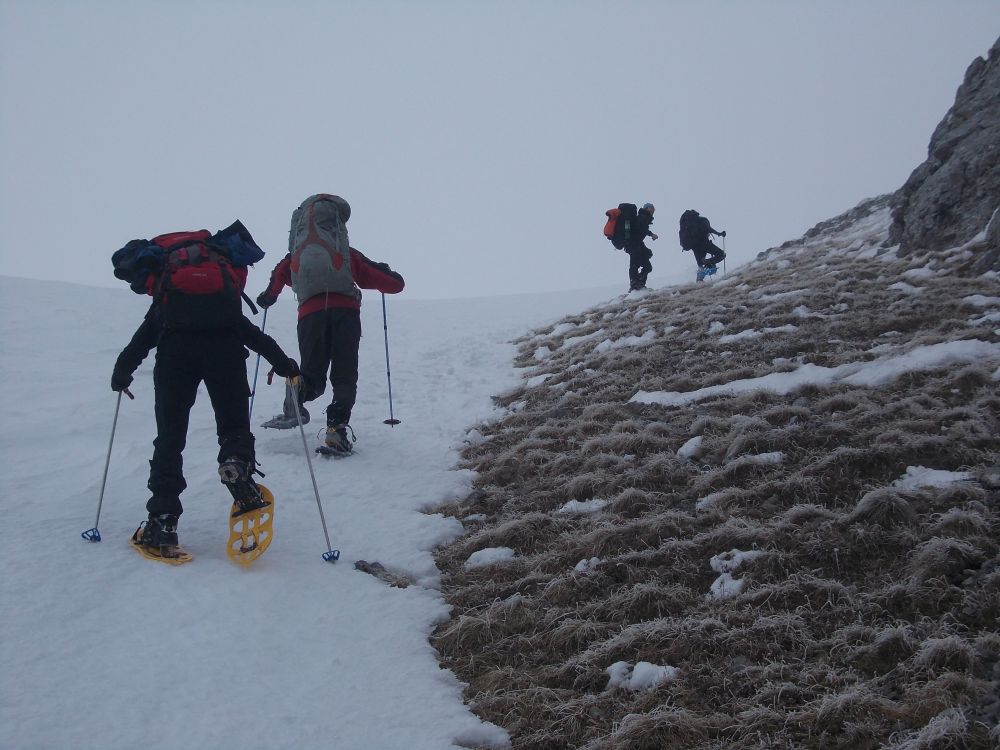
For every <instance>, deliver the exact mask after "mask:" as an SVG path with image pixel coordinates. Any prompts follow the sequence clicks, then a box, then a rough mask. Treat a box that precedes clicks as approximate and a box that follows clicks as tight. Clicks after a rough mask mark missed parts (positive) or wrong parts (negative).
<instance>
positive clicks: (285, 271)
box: [257, 247, 405, 320]
mask: <svg viewBox="0 0 1000 750" xmlns="http://www.w3.org/2000/svg"><path fill="white" fill-rule="evenodd" d="M351 276H353V277H354V283H355V284H356V285H357V286H359V287H361V288H362V289H376V290H378V291H380V292H382V293H384V294H396V293H398V292H401V291H403V286H404V283H405V282H404V281H403V277H402V276H400V275H399V274H398V273H396V272H395V271H393V270H392V269H391V268H389V266H388V265H387V264H385V263H376V262H375V261H373V260H371V259H370V258H367V257H365V255H364V254H363V253H361V252H359V251H358V250H355V249H354V248H353V247H352V248H351ZM291 285H292V256H291V253H288V254H287V255H285V257H284V258H282V259H281V260H280V261H278V265H276V266H275V267H274V270H273V271H272V272H271V280H270V282H269V283H268V285H267V289H265V290H264V292H263V293H262V294H261V295H260V297H258V298H257V301H258V302H261V303H263V302H264V301H267V302H269V304H274V302H275V301H276V300H277V299H278V295H279V294H281V291H282V289H284V288H285V287H286V286H291ZM262 298H264V299H262ZM265 306H269V305H265ZM331 307H350V308H354V309H355V310H358V309H360V308H361V303H360V302H359V301H358V300H356V299H354V298H353V297H348V296H347V295H344V294H317V295H316V296H314V297H310V298H309V299H307V300H304V301H302V302H300V303H299V320H302V318H304V317H305V316H306V315H309V314H311V313H314V312H319V311H320V310H327V309H329V308H331Z"/></svg>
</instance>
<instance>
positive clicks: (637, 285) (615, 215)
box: [604, 203, 659, 292]
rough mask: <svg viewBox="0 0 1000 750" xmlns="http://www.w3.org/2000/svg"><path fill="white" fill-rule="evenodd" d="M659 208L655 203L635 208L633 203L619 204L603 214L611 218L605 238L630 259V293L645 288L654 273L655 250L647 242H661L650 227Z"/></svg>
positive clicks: (607, 224) (606, 224)
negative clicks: (653, 258) (652, 259)
mask: <svg viewBox="0 0 1000 750" xmlns="http://www.w3.org/2000/svg"><path fill="white" fill-rule="evenodd" d="M655 211H656V207H655V206H654V205H653V204H652V203H644V204H643V206H642V208H640V209H636V207H635V204H634V203H619V204H618V208H611V209H608V210H607V211H605V212H604V214H605V216H607V217H608V220H607V222H606V223H605V225H604V236H605V237H607V238H608V239H609V240H610V241H611V244H612V245H613V246H614V247H615V248H616V249H618V250H624V251H625V252H626V253H628V256H629V266H628V280H629V291H630V292H631V291H637V290H639V289H645V288H646V277H647V276H649V273H650V271H652V270H653V264H652V263H650V262H649V260H650V258H652V257H653V251H652V250H650V249H649V248H648V247H646V244H645V239H646V238H647V237H651V238H652V239H654V240H656V239H659V235H657V234H656V233H655V232H654V231H653V230H651V229H650V228H649V225H650V224H652V223H653V213H654V212H655Z"/></svg>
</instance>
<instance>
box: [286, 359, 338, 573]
mask: <svg viewBox="0 0 1000 750" xmlns="http://www.w3.org/2000/svg"><path fill="white" fill-rule="evenodd" d="M285 382H287V383H288V384H289V385H291V386H292V387H293V388H294V389H295V393H294V394H293V398H292V403H294V404H295V420H296V421H297V422H298V423H299V434H300V435H301V436H302V448H303V450H304V451H305V454H306V463H307V464H308V465H309V477H310V478H311V479H312V483H313V492H315V493H316V507H317V508H319V520H320V523H321V524H323V536H324V537H325V538H326V549H327V551H326V552H324V553H323V559H324V560H326V561H327V562H337V560H339V559H340V550H339V549H333V547H332V546H331V545H330V532H329V531H327V529H326V516H325V515H324V514H323V503H322V502H321V501H320V499H319V487H318V486H317V485H316V473H315V472H314V471H313V464H312V459H311V458H309V444H308V443H306V431H305V429H304V428H303V427H302V412H300V411H299V394H298V390H299V381H298V378H294V379H293V378H287V379H286V381H285Z"/></svg>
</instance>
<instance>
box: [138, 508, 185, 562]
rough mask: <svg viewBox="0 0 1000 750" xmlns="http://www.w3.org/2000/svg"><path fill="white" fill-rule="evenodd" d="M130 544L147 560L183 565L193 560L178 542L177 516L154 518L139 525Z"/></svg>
mask: <svg viewBox="0 0 1000 750" xmlns="http://www.w3.org/2000/svg"><path fill="white" fill-rule="evenodd" d="M129 544H130V545H132V547H133V549H135V551H136V552H138V553H139V554H140V555H142V556H143V557H145V558H148V559H150V560H156V561H157V562H162V563H166V564H168V565H183V564H184V563H186V562H190V561H191V560H192V559H193V558H192V555H191V553H190V552H188V551H187V550H185V549H184V548H183V547H181V546H180V544H179V543H178V541H177V516H172V515H162V516H152V517H150V518H149V519H147V520H145V521H143V522H142V523H140V524H139V528H137V529H136V530H135V533H134V534H132V537H131V539H129Z"/></svg>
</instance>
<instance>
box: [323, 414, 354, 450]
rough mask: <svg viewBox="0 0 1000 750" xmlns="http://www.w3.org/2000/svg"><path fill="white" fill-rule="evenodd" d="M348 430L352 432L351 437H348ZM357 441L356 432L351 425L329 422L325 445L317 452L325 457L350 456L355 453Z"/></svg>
mask: <svg viewBox="0 0 1000 750" xmlns="http://www.w3.org/2000/svg"><path fill="white" fill-rule="evenodd" d="M348 430H351V437H347V431H348ZM356 439H357V438H356V437H355V435H354V430H352V429H351V426H350V425H349V424H336V423H331V422H328V423H327V427H326V437H325V438H324V440H323V445H321V446H320V447H319V448H317V449H316V452H317V453H321V454H323V455H324V456H349V455H351V453H352V452H353V451H354V442H355V440H356Z"/></svg>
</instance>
